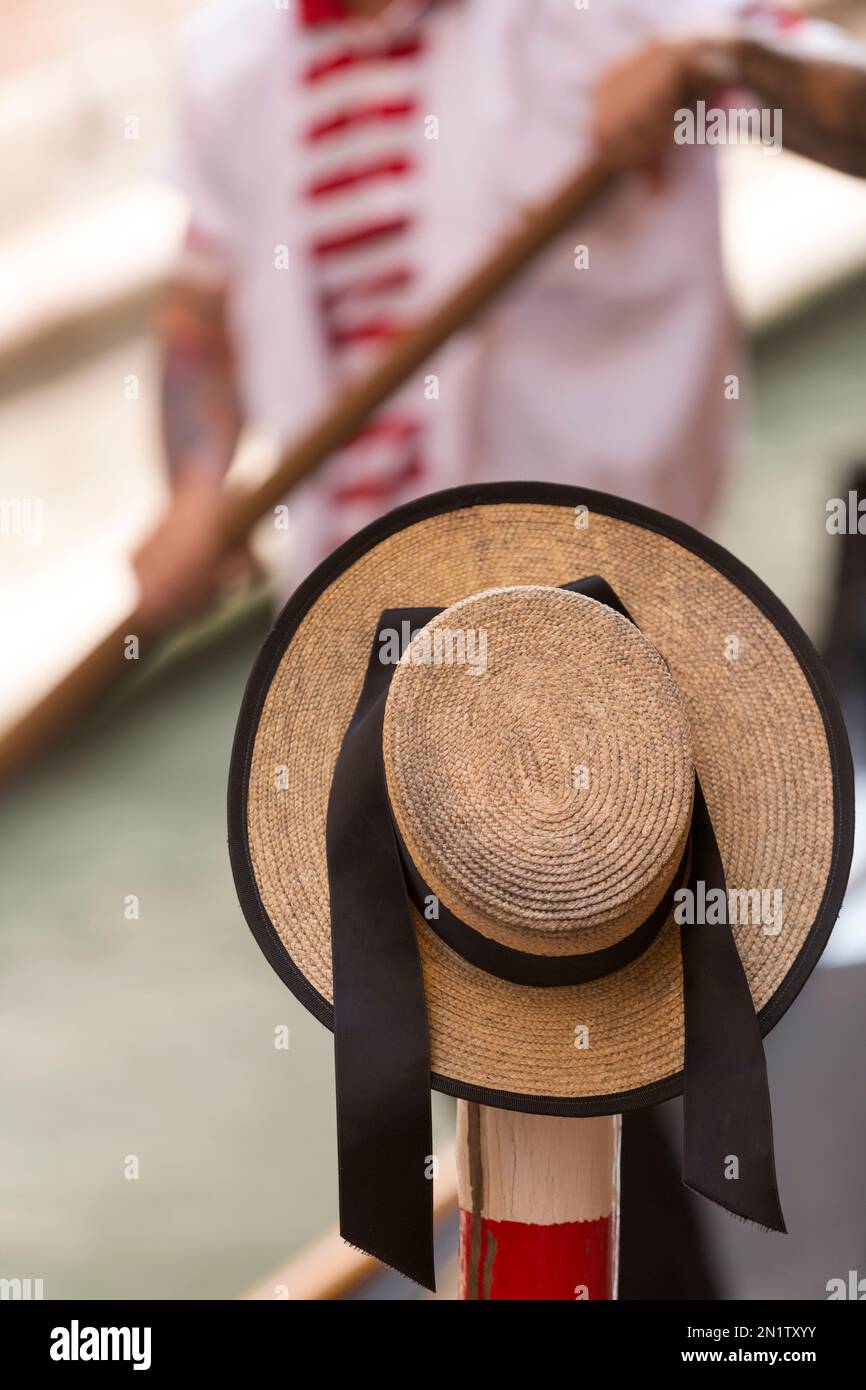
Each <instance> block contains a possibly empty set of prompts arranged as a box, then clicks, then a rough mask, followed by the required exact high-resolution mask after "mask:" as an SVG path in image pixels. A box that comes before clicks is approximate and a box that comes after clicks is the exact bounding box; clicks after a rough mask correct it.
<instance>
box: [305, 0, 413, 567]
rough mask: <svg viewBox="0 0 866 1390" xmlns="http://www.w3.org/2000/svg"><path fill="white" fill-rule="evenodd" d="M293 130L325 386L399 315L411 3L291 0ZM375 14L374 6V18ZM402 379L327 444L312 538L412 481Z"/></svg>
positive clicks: (409, 309) (407, 236) (407, 220)
mask: <svg viewBox="0 0 866 1390" xmlns="http://www.w3.org/2000/svg"><path fill="white" fill-rule="evenodd" d="M300 17H301V21H302V32H301V35H300V38H301V42H302V44H303V50H302V61H301V64H300V81H301V84H302V87H303V91H302V93H301V108H302V111H303V120H302V125H301V129H300V130H299V132H298V141H299V147H300V150H299V153H300V158H299V160H298V161H297V165H298V169H299V173H300V179H299V184H298V185H297V186H296V187H295V188H294V189H293V190H292V194H293V196H294V195H296V194H300V196H301V200H302V206H303V208H304V213H303V215H304V217H305V219H306V228H307V232H306V237H305V240H306V245H307V252H308V256H309V262H310V269H311V273H312V276H313V282H314V286H315V292H316V297H317V303H318V306H319V309H320V314H321V323H322V332H323V336H324V339H325V341H326V343H327V346H328V349H329V355H330V359H331V361H332V363H333V371H334V385H335V387H336V388H339V387H340V386H342V385H345V384H346V383H347V382H349V381H351V380H354V379H356V378H357V377H359V376H361V375H363V374H365V373H366V372H368V371H369V370H370V369H371V368H372V367H373V366H374V365H375V363H376V361H377V360H378V359H379V357H380V356H381V354H382V353H383V352H384V351H386V350H387V349H388V347H389V345H391V344H393V342H394V341H395V340H396V339H397V338H398V337H399V336H400V335H401V334H403V333H405V332H406V331H407V330H408V329H409V328H410V327H411V325H412V321H413V316H414V313H413V311H414V304H413V296H414V291H415V289H416V282H417V272H418V257H417V250H416V247H415V243H414V236H413V232H414V229H415V227H416V226H417V219H418V217H419V216H420V215H421V208H420V206H419V202H420V197H421V194H420V193H419V182H420V180H419V178H418V165H419V162H420V159H421V158H422V157H423V143H422V142H423V139H424V130H423V110H422V103H421V94H422V92H423V89H424V60H425V35H424V24H423V14H422V13H419V16H418V18H417V19H416V20H415V22H411V21H410V22H409V23H407V24H404V25H403V26H401V28H399V29H395V28H393V27H390V28H389V27H388V25H387V22H383V23H376V24H369V23H368V24H365V23H358V22H357V21H352V20H351V19H350V18H349V17H348V16H347V14H346V12H345V9H344V5H343V3H342V0H301V4H300ZM385 19H386V21H387V16H386V17H385ZM418 391H419V388H418V386H417V384H416V385H414V386H413V387H412V388H411V394H410V395H407V393H406V392H404V393H403V394H402V396H398V397H397V398H395V400H394V401H393V402H391V403H390V404H389V406H388V407H386V408H385V410H384V411H383V413H381V414H380V415H378V416H377V417H376V418H375V419H374V420H373V421H372V422H371V424H369V425H368V426H367V427H366V428H365V429H363V430H362V431H361V432H360V433H359V434H358V435H357V436H356V438H355V439H354V440H353V441H352V443H351V444H350V445H349V446H347V448H345V449H344V450H343V451H342V452H341V455H340V467H339V469H338V470H337V472H336V474H335V477H334V482H333V485H332V486H331V491H330V496H329V507H328V517H329V526H330V534H329V535H328V536H327V537H325V538H324V541H325V547H326V549H331V548H332V547H333V546H335V545H337V544H339V543H340V542H341V541H342V540H343V539H345V538H346V537H347V536H348V535H350V534H352V532H353V530H354V529H355V525H356V518H355V517H354V516H353V513H352V508H353V507H357V506H361V505H369V504H371V503H373V504H375V505H376V507H377V509H380V510H387V509H388V508H389V507H391V506H394V505H396V504H397V503H399V502H400V501H402V500H404V498H405V497H407V496H409V495H410V494H411V493H413V492H418V491H423V486H422V483H423V480H424V475H425V459H424V427H423V420H422V419H421V417H420V413H419V410H418V406H419V404H420V402H419V398H418Z"/></svg>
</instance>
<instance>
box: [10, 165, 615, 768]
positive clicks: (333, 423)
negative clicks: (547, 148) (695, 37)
mask: <svg viewBox="0 0 866 1390" xmlns="http://www.w3.org/2000/svg"><path fill="white" fill-rule="evenodd" d="M612 177H613V176H612V174H611V172H610V170H609V169H608V168H607V167H606V166H605V165H603V164H601V163H594V164H591V165H589V166H588V167H587V168H585V169H584V170H582V172H581V173H580V174H578V175H576V176H575V177H574V178H572V179H571V180H570V181H569V182H568V183H567V184H566V185H565V186H564V187H563V188H562V189H561V190H560V191H559V192H558V193H557V194H556V195H555V196H554V197H553V198H551V199H550V201H549V202H547V203H545V204H544V205H543V206H541V207H539V208H537V209H535V210H534V211H532V212H530V213H528V214H527V217H526V221H525V223H524V225H523V227H522V228H521V229H520V230H519V231H518V232H517V233H516V234H515V235H514V236H512V237H510V238H509V239H508V240H507V241H504V242H503V243H502V245H501V246H499V247H498V248H497V249H496V250H495V251H494V252H493V254H492V255H491V257H490V259H489V260H488V261H487V262H485V264H484V265H483V266H482V267H481V268H480V269H479V270H478V271H476V272H475V273H474V274H472V275H471V276H469V278H468V279H467V280H466V281H465V282H464V283H463V284H462V285H460V286H459V288H458V289H457V290H455V292H454V293H453V294H451V295H450V296H449V298H448V299H447V300H446V301H445V302H444V303H443V304H442V305H441V306H440V307H439V308H438V309H436V310H435V311H434V312H433V313H432V314H431V315H430V316H429V317H428V318H427V319H425V320H424V322H423V323H422V324H420V325H419V327H417V328H416V329H414V330H413V332H411V333H410V334H408V335H407V337H405V338H404V339H403V340H402V341H401V342H399V343H398V344H397V345H396V346H395V347H394V348H393V349H392V351H391V352H390V353H389V354H388V356H387V357H386V358H385V359H384V360H383V362H382V363H381V365H380V366H378V367H377V368H376V369H375V370H374V371H373V372H372V373H371V374H370V375H369V376H368V377H366V378H365V379H364V380H363V381H361V382H360V383H359V384H358V385H357V386H353V387H351V388H350V389H349V390H348V391H347V392H346V393H345V394H344V395H343V396H341V398H340V399H339V400H338V401H337V403H336V404H335V405H334V407H333V408H332V409H331V410H330V411H328V413H327V414H326V415H325V416H324V417H323V418H322V419H321V420H320V421H318V422H317V423H316V424H314V425H313V427H312V428H311V429H310V430H309V431H308V432H307V433H306V434H305V435H304V436H303V437H302V438H301V439H300V440H298V441H297V442H296V443H295V444H293V445H292V446H291V447H290V448H289V449H288V450H287V452H286V453H285V454H284V455H283V457H282V459H281V460H280V462H279V463H278V465H277V466H276V468H275V469H274V472H273V473H272V474H271V475H270V476H269V477H268V478H267V479H266V480H265V481H264V482H263V483H260V484H259V486H258V487H255V488H253V489H252V490H251V491H250V492H247V493H227V495H226V503H225V514H224V520H223V526H222V544H223V549H224V550H225V551H226V552H229V551H231V550H233V549H234V548H235V547H236V546H238V545H239V544H240V543H241V542H242V541H244V540H245V539H246V537H247V536H248V535H249V533H250V530H251V529H252V527H253V526H254V525H255V523H256V522H257V521H259V520H260V519H261V518H262V517H263V516H264V515H265V514H266V513H267V512H268V511H270V509H271V508H272V507H274V506H275V505H276V504H277V503H278V502H279V501H280V500H281V499H282V498H283V497H285V495H286V493H287V492H289V491H290V489H291V488H292V487H293V486H294V485H295V484H296V483H298V482H300V480H301V479H302V478H305V477H307V476H308V474H310V473H311V472H312V471H313V470H314V469H315V468H317V467H318V465H319V464H320V463H322V462H323V460H324V459H326V458H327V457H328V456H329V455H330V454H332V453H333V452H334V451H335V450H337V449H339V448H340V447H341V446H342V445H344V444H345V443H347V441H348V440H350V439H351V438H352V436H353V435H354V434H355V433H356V431H357V430H358V429H359V428H360V427H361V425H363V423H364V421H365V420H367V419H368V417H369V416H370V415H371V414H372V413H373V411H374V410H376V409H377V408H378V407H379V406H380V405H381V404H382V403H383V402H384V401H386V400H387V399H388V398H389V396H391V395H392V394H393V393H394V391H396V390H397V389H398V388H399V387H400V386H402V384H403V383H404V382H405V381H406V380H407V379H408V378H409V377H410V376H411V375H412V373H413V372H414V371H416V370H417V369H418V367H420V366H421V365H422V364H423V363H424V362H425V361H426V360H427V358H429V357H430V356H431V354H432V353H434V352H435V351H436V350H437V348H439V347H441V346H442V344H443V343H445V342H446V341H447V339H448V338H449V337H450V336H451V335H452V334H453V333H456V332H457V331H459V330H460V329H461V328H463V327H464V326H465V325H466V324H468V323H470V322H471V321H472V319H473V318H475V316H476V315H477V314H479V313H480V312H482V310H484V309H485V308H487V307H488V306H489V305H490V304H491V303H492V302H493V300H494V299H495V298H496V296H497V295H498V294H499V293H500V292H501V291H502V290H503V289H504V288H505V287H506V286H507V285H508V284H509V283H510V282H511V281H512V280H513V279H514V278H515V276H516V275H518V274H519V273H520V271H521V270H523V269H525V267H526V266H528V265H529V264H530V263H531V262H532V261H533V260H534V259H535V257H536V256H537V255H538V254H539V252H541V251H542V250H543V249H544V248H545V246H547V245H548V244H549V243H550V242H551V241H552V240H553V239H554V238H555V237H556V236H558V235H560V234H561V233H563V232H564V231H565V230H566V229H567V228H568V227H569V225H570V224H571V223H572V222H574V220H575V219H576V218H577V217H579V216H580V215H581V214H582V213H585V212H586V211H587V209H588V208H589V207H590V206H591V205H592V204H593V203H594V202H595V201H596V199H597V198H599V197H600V195H601V194H602V193H603V192H604V190H605V189H606V188H607V186H608V185H609V183H610V182H611V179H612ZM129 635H134V636H137V637H139V639H141V638H142V637H143V636H146V635H147V634H145V633H144V631H143V625H142V623H141V619H140V617H139V615H138V614H137V613H136V612H132V613H131V614H130V615H129V616H128V617H127V618H125V619H124V620H123V622H121V623H119V624H118V625H117V627H116V628H115V629H114V631H113V632H110V633H109V634H108V635H107V636H106V637H104V638H103V639H102V640H101V641H100V642H99V644H98V645H97V646H96V647H95V648H94V649H93V650H92V651H91V652H89V653H88V655H87V656H86V657H84V659H83V660H82V661H81V662H79V664H78V665H77V666H76V667H75V668H74V669H73V670H72V671H70V672H69V673H68V674H67V675H66V676H64V678H63V679H62V680H61V681H60V682H59V683H58V684H57V685H56V686H55V687H54V688H53V689H52V690H51V691H50V692H49V693H48V694H47V695H46V696H44V697H43V698H42V699H41V700H40V701H39V702H38V703H37V704H36V705H35V706H33V708H32V709H31V710H30V711H29V713H28V714H26V715H25V716H24V718H23V719H22V720H20V721H19V722H18V723H17V724H16V725H14V726H13V728H12V729H11V730H10V731H9V732H8V733H7V734H5V735H4V736H3V738H2V740H0V781H2V779H3V778H4V777H8V776H9V775H10V774H11V773H12V772H14V771H15V770H16V769H17V768H18V767H20V766H21V765H22V764H24V763H25V762H26V761H28V760H29V759H30V758H32V757H33V756H34V755H35V754H37V753H38V752H40V750H41V749H42V748H43V747H44V746H45V745H46V744H47V743H48V742H49V741H50V740H51V739H52V738H53V737H55V736H56V735H57V734H58V733H59V731H60V730H61V729H62V728H63V726H64V725H65V724H66V723H68V721H69V720H70V719H72V718H73V717H75V716H77V715H78V714H80V713H81V712H82V711H83V710H85V709H86V708H87V706H88V705H89V704H91V703H92V702H93V701H94V700H96V699H97V698H98V697H99V695H100V694H102V693H103V692H104V691H105V690H106V689H108V688H110V686H111V685H112V684H113V683H114V682H115V681H116V680H117V679H119V677H120V675H121V674H122V673H123V672H124V671H125V670H128V669H129V666H130V663H128V662H127V660H126V651H125V640H126V638H127V636H129Z"/></svg>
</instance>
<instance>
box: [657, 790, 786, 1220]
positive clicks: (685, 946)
mask: <svg viewBox="0 0 866 1390" xmlns="http://www.w3.org/2000/svg"><path fill="white" fill-rule="evenodd" d="M701 881H702V882H703V885H704V893H705V894H706V895H709V894H710V893H712V892H713V890H717V892H716V894H715V895H714V899H715V901H717V903H718V904H719V912H720V916H721V920H719V921H710V922H701V923H697V922H695V923H694V924H685V923H684V924H683V925H682V927H681V929H680V930H681V933H682V956H683V995H684V1004H685V1083H684V1091H683V1130H684V1133H683V1181H684V1182H685V1184H686V1186H687V1187H690V1188H692V1190H693V1191H695V1192H698V1193H700V1194H701V1196H703V1197H708V1198H709V1199H710V1200H711V1201H713V1202H716V1203H718V1205H719V1206H721V1207H724V1208H725V1209H726V1210H727V1211H731V1212H733V1213H734V1214H735V1215H737V1216H741V1217H743V1218H744V1219H745V1220H747V1221H754V1222H755V1223H756V1224H757V1225H759V1226H763V1227H765V1228H766V1229H768V1230H771V1231H780V1232H783V1233H784V1232H785V1229H786V1228H785V1219H784V1217H783V1215H782V1206H781V1202H780V1200H779V1192H778V1187H777V1184H776V1164H775V1159H774V1155H773V1117H772V1112H771V1108H770V1088H769V1086H768V1084H767V1063H766V1059H765V1057H764V1046H763V1042H762V1040H761V1030H760V1026H759V1024H758V1017H757V1014H756V1013H755V1006H754V1004H753V1002H752V995H751V991H750V990H749V985H748V981H747V979H746V975H745V971H744V970H743V966H742V962H741V960H740V956H739V952H738V951H737V946H736V942H735V940H734V935H733V932H732V931H731V927H730V923H729V920H728V907H727V903H728V899H727V888H726V884H725V874H724V869H723V867H722V860H721V855H720V854H719V848H718V844H717V842H716V837H715V834H714V833H713V828H712V823H711V821H710V815H709V811H708V810H707V804H706V801H705V800H704V795H703V792H702V791H701V787H700V783H699V782H698V781H697V779H696V781H695V808H694V816H693V821H692V872H691V881H690V885H689V886H690V888H691V889H692V892H693V893H695V894H696V895H697V893H698V887H697V885H698V884H699V883H700V882H701ZM718 890H721V891H720V892H718ZM693 901H696V898H695V899H693ZM705 915H707V914H705ZM755 929H756V930H758V928H757V925H756V927H755Z"/></svg>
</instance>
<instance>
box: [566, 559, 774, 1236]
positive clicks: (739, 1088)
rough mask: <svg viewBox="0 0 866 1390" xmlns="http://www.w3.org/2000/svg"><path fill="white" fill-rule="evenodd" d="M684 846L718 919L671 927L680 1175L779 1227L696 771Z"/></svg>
mask: <svg viewBox="0 0 866 1390" xmlns="http://www.w3.org/2000/svg"><path fill="white" fill-rule="evenodd" d="M563 587H564V588H566V589H571V590H572V591H573V592H575V593H579V594H583V595H584V596H585V597H587V598H593V599H596V601H597V602H599V603H606V604H607V605H608V607H609V608H613V609H614V610H615V611H616V612H617V613H620V614H621V615H622V616H623V617H624V618H628V619H629V621H630V622H634V618H632V616H631V614H630V613H629V611H628V609H627V608H626V607H625V604H624V603H623V602H622V599H621V598H620V597H619V595H618V594H617V593H616V592H615V591H614V590H613V589H612V588H611V586H610V585H609V584H608V583H607V581H606V580H605V579H602V577H601V576H600V575H598V574H593V575H589V576H588V577H587V578H586V579H579V580H577V581H576V582H575V583H573V584H566V585H564V586H563ZM691 845H692V868H691V874H690V880H689V888H690V889H691V891H692V893H693V894H694V895H695V897H693V901H696V895H697V884H698V883H699V882H703V886H704V893H705V894H709V893H710V892H712V890H714V889H715V890H720V892H719V894H718V901H719V905H720V920H719V921H717V922H705V923H701V924H694V925H691V926H689V925H684V926H683V927H682V928H681V932H682V957H683V996H684V1007H685V1068H684V1072H685V1075H684V1085H683V1182H684V1183H685V1184H686V1186H687V1187H690V1188H691V1189H692V1190H693V1191H694V1192H698V1193H700V1194H701V1196H703V1197H707V1198H709V1200H710V1201H712V1202H716V1203H717V1204H718V1205H719V1206H721V1207H724V1208H725V1209H726V1210H727V1211H731V1212H733V1213H734V1214H735V1215H737V1216H741V1217H743V1218H744V1219H745V1220H747V1221H753V1222H755V1223H756V1224H757V1225H759V1226H764V1227H766V1228H767V1229H768V1230H771V1231H781V1232H784V1231H785V1219H784V1217H783V1215H782V1206H781V1202H780V1200H779V1192H778V1187H777V1184H776V1163H775V1158H774V1153H773V1117H772V1112H771V1108H770V1088H769V1085H768V1083H767V1063H766V1059H765V1057H764V1045H763V1042H762V1039H761V1029H760V1026H759V1024H758V1017H757V1014H756V1013H755V1006H754V1004H753V1002H752V995H751V991H750V989H749V984H748V981H747V979H746V974H745V971H744V970H743V965H742V962H741V960H740V955H739V952H738V951H737V944H736V941H735V940H734V935H733V932H732V931H731V927H730V922H729V917H728V897H727V885H726V882H725V871H724V866H723V864H722V857H721V855H720V853H719V846H718V842H717V840H716V836H715V832H714V830H713V826H712V821H711V819H710V813H709V810H708V809H707V803H706V801H705V799H704V794H703V791H702V789H701V784H700V782H699V780H698V779H697V777H696V778H695V804H694V812H693V817H692V838H691Z"/></svg>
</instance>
